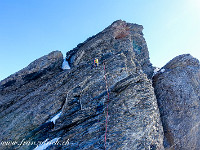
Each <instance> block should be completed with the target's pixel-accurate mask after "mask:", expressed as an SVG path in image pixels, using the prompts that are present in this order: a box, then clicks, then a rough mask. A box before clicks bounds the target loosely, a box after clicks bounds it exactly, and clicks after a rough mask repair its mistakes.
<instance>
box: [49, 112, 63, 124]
mask: <svg viewBox="0 0 200 150" xmlns="http://www.w3.org/2000/svg"><path fill="white" fill-rule="evenodd" d="M61 114H62V111H61V112H59V113H57V114H56V115H55V116H54V117H53V118H52V119H51V120H50V121H51V122H53V123H54V124H55V123H56V120H57V119H58V118H59V117H60V116H61Z"/></svg>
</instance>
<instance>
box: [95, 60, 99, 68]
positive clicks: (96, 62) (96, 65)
mask: <svg viewBox="0 0 200 150" xmlns="http://www.w3.org/2000/svg"><path fill="white" fill-rule="evenodd" d="M98 65H99V60H98V58H95V59H94V67H98Z"/></svg>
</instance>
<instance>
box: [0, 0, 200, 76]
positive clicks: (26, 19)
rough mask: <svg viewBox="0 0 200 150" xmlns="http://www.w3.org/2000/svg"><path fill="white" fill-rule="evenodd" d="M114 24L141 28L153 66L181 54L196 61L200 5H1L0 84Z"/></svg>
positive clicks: (175, 0)
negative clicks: (26, 68) (47, 55)
mask: <svg viewBox="0 0 200 150" xmlns="http://www.w3.org/2000/svg"><path fill="white" fill-rule="evenodd" d="M118 19H122V20H125V21H127V22H130V23H137V24H141V25H143V27H144V31H143V32H144V37H145V39H146V41H147V45H148V48H149V52H150V59H151V62H152V64H153V65H154V66H158V67H162V66H163V65H165V64H166V63H167V62H168V61H169V60H170V59H172V58H173V57H175V56H177V55H180V54H184V53H190V54H192V55H193V56H195V57H196V58H198V59H200V49H199V43H200V42H199V40H200V0H0V80H2V79H4V78H6V77H7V76H9V75H11V74H12V73H15V72H16V71H18V70H20V69H22V68H24V67H26V66H27V65H28V64H29V63H31V62H32V61H34V60H35V59H37V58H39V57H41V56H43V55H46V54H48V53H49V52H51V51H54V50H60V51H62V52H63V54H64V55H65V53H66V52H67V51H68V50H71V49H73V48H74V47H76V45H77V44H79V43H80V42H83V41H84V40H86V39H87V38H88V37H90V36H92V35H94V34H96V33H98V32H100V31H102V30H103V29H104V28H106V27H107V26H108V25H110V24H111V23H112V22H113V21H115V20H118Z"/></svg>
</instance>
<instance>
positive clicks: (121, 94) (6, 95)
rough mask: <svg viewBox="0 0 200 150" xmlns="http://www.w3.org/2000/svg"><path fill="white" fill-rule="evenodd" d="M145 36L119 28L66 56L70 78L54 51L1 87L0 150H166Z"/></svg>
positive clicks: (123, 25) (137, 30)
mask: <svg viewBox="0 0 200 150" xmlns="http://www.w3.org/2000/svg"><path fill="white" fill-rule="evenodd" d="M142 29H143V28H142V26H140V25H137V24H130V23H126V22H124V21H121V20H119V21H116V22H114V23H113V24H112V25H111V26H109V27H108V28H106V29H105V30H104V31H102V32H101V33H99V34H97V35H95V36H93V37H91V38H89V39H88V40H86V41H85V42H84V43H82V44H79V45H78V46H77V47H76V48H75V49H73V50H72V51H69V52H68V53H67V57H66V58H67V59H68V62H69V64H70V67H71V69H70V70H61V66H62V61H63V56H62V54H61V52H59V51H55V52H52V53H50V54H49V55H46V56H43V57H42V58H40V59H38V60H36V61H34V62H33V63H31V64H30V65H29V66H28V67H26V68H24V69H22V70H21V71H19V72H17V73H15V74H13V75H11V76H10V77H8V78H7V79H5V80H3V81H1V82H0V90H1V93H0V99H1V102H0V110H1V111H0V125H1V129H0V141H3V142H4V144H3V142H1V146H0V149H20V150H27V149H34V148H35V147H36V146H37V145H38V143H39V142H38V141H45V139H49V141H50V140H52V141H55V140H59V144H57V145H50V146H49V147H48V149H70V150H71V149H76V150H78V149H80V150H84V149H92V150H93V149H105V147H106V149H113V150H116V149H127V150H128V149H138V150H140V149H151V150H156V149H158V150H160V149H163V144H162V142H163V130H162V125H161V120H160V114H159V110H158V106H157V101H156V97H155V94H154V89H153V87H152V82H151V80H150V78H151V76H152V73H153V67H152V65H151V63H150V61H149V55H148V50H147V46H146V42H145V40H144V38H143V34H142ZM95 57H97V58H98V59H99V66H98V67H95V68H94V67H93V59H94V58H95ZM105 79H106V80H105ZM106 82H107V88H106ZM107 92H109V99H108V93H107ZM59 112H60V113H59ZM57 113H59V115H61V116H60V117H59V118H58V117H57V118H58V119H57V120H55V119H51V118H52V117H53V116H54V115H55V114H57ZM107 113H108V115H106V114H107ZM107 117H108V118H107ZM106 118H107V121H108V122H107V123H106ZM52 120H54V121H52ZM106 130H107V131H106ZM105 133H106V140H105ZM9 141H10V142H13V141H16V142H17V143H15V144H13V145H12V144H11V143H10V144H8V145H6V144H5V142H9ZM66 141H67V142H66ZM29 142H31V143H29ZM61 143H62V144H61ZM63 143H65V144H63Z"/></svg>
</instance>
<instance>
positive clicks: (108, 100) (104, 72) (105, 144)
mask: <svg viewBox="0 0 200 150" xmlns="http://www.w3.org/2000/svg"><path fill="white" fill-rule="evenodd" d="M103 65H104V78H105V82H106V90H107V95H108V99H107V107H106V131H105V150H106V134H107V126H108V103H109V91H108V82H107V79H106V65H105V62H103Z"/></svg>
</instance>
